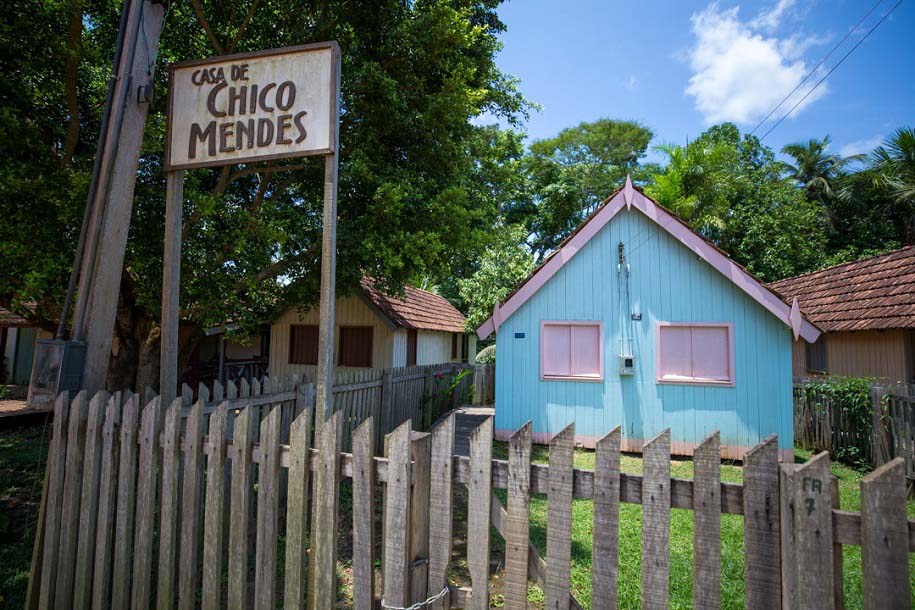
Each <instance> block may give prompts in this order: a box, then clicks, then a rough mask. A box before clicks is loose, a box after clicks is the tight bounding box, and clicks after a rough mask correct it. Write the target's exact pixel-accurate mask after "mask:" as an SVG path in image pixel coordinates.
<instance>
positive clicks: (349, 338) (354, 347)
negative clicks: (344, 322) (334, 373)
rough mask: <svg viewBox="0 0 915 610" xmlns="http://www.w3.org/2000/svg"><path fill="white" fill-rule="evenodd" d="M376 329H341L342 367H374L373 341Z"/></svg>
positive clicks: (345, 327)
mask: <svg viewBox="0 0 915 610" xmlns="http://www.w3.org/2000/svg"><path fill="white" fill-rule="evenodd" d="M374 334H375V329H374V328H373V327H371V326H341V327H340V356H339V358H338V362H337V363H338V364H339V365H340V366H355V367H364V368H368V367H371V366H372V341H373V339H374Z"/></svg>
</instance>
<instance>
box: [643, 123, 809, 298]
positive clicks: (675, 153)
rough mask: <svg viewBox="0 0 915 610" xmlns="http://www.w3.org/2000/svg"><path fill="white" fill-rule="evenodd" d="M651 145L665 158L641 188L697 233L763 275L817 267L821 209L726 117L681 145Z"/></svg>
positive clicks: (784, 274) (772, 277)
mask: <svg viewBox="0 0 915 610" xmlns="http://www.w3.org/2000/svg"><path fill="white" fill-rule="evenodd" d="M659 150H661V152H663V153H664V154H666V155H667V158H668V164H667V165H666V166H665V167H664V169H663V171H659V172H658V173H656V174H655V175H654V176H653V177H652V180H651V181H650V182H649V184H648V185H647V186H646V188H645V192H646V194H648V195H649V196H651V197H653V198H655V199H656V200H657V201H658V202H659V203H661V204H662V205H664V206H665V207H668V208H670V209H671V210H673V211H674V212H675V213H676V214H678V215H679V216H680V217H681V218H683V219H684V220H686V221H687V222H688V223H689V224H690V225H691V226H692V227H693V229H695V230H696V231H697V232H698V233H700V234H701V235H702V236H703V237H705V238H706V239H709V240H710V241H712V242H713V243H715V244H716V245H718V246H720V247H721V248H722V249H724V250H725V251H726V252H728V253H729V254H730V255H731V256H732V257H733V258H734V259H735V260H736V261H737V262H739V263H741V264H743V265H744V266H745V267H747V268H748V269H749V270H750V271H751V272H753V273H754V274H756V275H757V276H759V277H760V278H761V279H763V280H765V281H773V280H776V279H780V278H783V277H788V276H791V275H797V274H799V273H803V272H805V271H810V270H812V269H815V268H817V267H818V266H819V265H820V264H821V262H822V260H823V256H824V249H825V244H826V236H825V229H824V226H823V216H824V211H823V208H822V205H821V204H820V203H819V202H817V201H808V200H807V199H806V198H805V197H804V194H803V193H802V192H801V191H799V190H798V189H797V188H796V187H795V186H794V183H793V182H792V181H791V180H789V179H787V178H785V177H784V176H783V175H782V166H781V164H779V163H778V162H777V161H776V160H775V155H774V153H773V152H772V150H771V149H769V148H768V147H765V146H763V145H762V144H761V143H760V142H759V139H758V138H755V137H753V136H750V135H744V136H741V134H740V131H739V130H738V129H737V127H736V126H734V125H733V124H730V123H724V124H722V125H716V126H713V127H711V128H709V129H708V130H707V131H706V132H704V133H703V134H701V135H700V136H699V137H698V138H696V139H695V140H693V141H692V142H690V143H689V144H688V145H686V146H675V145H666V146H663V147H659Z"/></svg>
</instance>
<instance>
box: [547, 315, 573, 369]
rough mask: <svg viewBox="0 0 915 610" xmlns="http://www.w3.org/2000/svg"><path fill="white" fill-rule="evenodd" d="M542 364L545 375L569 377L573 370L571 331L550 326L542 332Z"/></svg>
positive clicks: (561, 327)
mask: <svg viewBox="0 0 915 610" xmlns="http://www.w3.org/2000/svg"><path fill="white" fill-rule="evenodd" d="M541 332H542V333H543V337H542V340H541V349H540V364H541V369H542V372H543V375H546V376H557V377H559V376H563V377H567V376H569V375H571V374H572V370H571V329H570V327H568V326H560V325H553V324H548V325H544V326H543V329H542V331H541Z"/></svg>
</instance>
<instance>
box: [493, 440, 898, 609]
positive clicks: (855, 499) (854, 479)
mask: <svg viewBox="0 0 915 610" xmlns="http://www.w3.org/2000/svg"><path fill="white" fill-rule="evenodd" d="M494 454H495V456H496V457H498V458H500V459H508V445H507V443H497V444H496V447H495V451H494ZM795 455H796V457H797V458H798V460H799V461H804V460H806V459H807V458H808V457H810V453H809V452H804V451H802V450H797V451H796V453H795ZM532 461H534V462H539V463H547V462H548V461H549V451H548V450H547V448H546V447H542V446H535V447H534V449H533V454H532ZM620 466H621V469H622V470H623V472H629V473H635V474H638V473H641V472H642V460H641V458H639V457H636V456H630V455H623V456H622V459H621V464H620ZM575 467H576V468H581V469H587V470H593V469H594V452H593V451H589V450H584V449H577V450H576V451H575ZM832 472H833V474H834V475H836V477H838V479H839V495H840V503H841V508H842V509H843V510H854V511H857V510H860V506H861V499H860V490H859V487H858V482H859V481H860V480H861V477H862V476H863V475H862V474H861V473H860V472H857V471H855V470H853V469H851V468H848V467H846V466H843V465H841V464H832ZM670 473H671V476H672V477H677V478H682V479H692V478H693V463H692V461H691V460H689V459H678V458H674V459H673V460H672V462H671V467H670ZM721 479H722V480H723V481H730V482H734V483H740V482H742V481H743V468H742V467H741V466H740V465H739V464H737V463H729V462H723V463H722V465H721ZM499 495H500V497H501V498H502V500H503V503H504V501H505V492H504V491H501V490H500V492H499ZM592 507H593V504H592V502H591V500H579V499H577V500H574V501H573V502H572V592H573V594H574V595H575V598H576V599H577V600H578V601H579V602H580V603H581V605H582V606H583V607H585V608H590V607H591V539H592V528H591V525H592V522H593V508H592ZM908 514H909V517H910V518H913V517H915V502H913V501H910V502H909V503H908ZM546 518H547V500H546V496H543V495H538V496H534V497H532V498H531V540H532V542H533V543H534V545H535V546H536V547H537V549H538V550H539V551H540V553H541V555H543V556H545V553H546ZM641 536H642V508H641V506H640V505H636V504H621V506H620V541H619V549H620V563H619V605H620V608H638V607H639V606H640V596H641V573H640V564H641V554H642V552H641V551H642V538H641ZM692 549H693V516H692V511H688V510H681V509H674V510H672V511H671V518H670V601H671V604H670V605H671V608H691V607H692V595H693V586H692V574H693V571H692V570H693V558H692ZM843 558H844V563H843V568H844V591H845V607H846V608H848V609H853V608H860V607H861V549H860V547H856V546H846V547H844V554H843ZM743 570H744V558H743V517H742V516H741V515H721V577H722V586H721V607H722V608H734V609H737V608H743V607H744V574H743ZM910 574H911V578H912V582H913V583H915V562H910ZM529 601H530V602H531V603H532V604H534V605H538V606H539V605H540V604H541V603H542V594H541V593H540V591H539V590H535V589H534V588H533V587H532V589H531V593H530V595H529Z"/></svg>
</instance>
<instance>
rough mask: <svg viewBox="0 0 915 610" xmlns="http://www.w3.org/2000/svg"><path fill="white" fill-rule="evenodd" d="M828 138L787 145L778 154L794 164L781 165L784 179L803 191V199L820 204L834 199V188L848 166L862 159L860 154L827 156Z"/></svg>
mask: <svg viewBox="0 0 915 610" xmlns="http://www.w3.org/2000/svg"><path fill="white" fill-rule="evenodd" d="M829 142H830V138H829V136H826V137H825V138H823V139H822V140H818V139H816V138H811V139H810V140H808V141H807V142H806V143H803V142H798V143H795V144H788V145H787V146H785V147H784V148H782V152H783V153H784V154H786V155H788V156H790V157H792V158H793V159H794V164H793V165H792V164H791V163H782V167H783V168H784V169H785V171H786V172H787V173H788V177H789V178H791V179H792V180H795V181H796V182H797V183H798V186H801V187H803V188H804V189H806V191H807V198H808V199H810V200H819V201H821V202H823V203H824V204H825V203H826V202H827V200H828V199H832V198H833V197H835V191H834V189H833V187H834V185H835V184H836V183H837V182H838V180H839V179H840V178H841V177H842V176H843V175H844V174H845V170H846V169H847V168H848V166H849V165H850V164H852V163H856V162H861V161H863V160H864V158H865V157H864V155H852V156H850V157H841V156H839V155H833V154H829V153H827V152H826V151H827V149H828V148H829Z"/></svg>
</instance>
